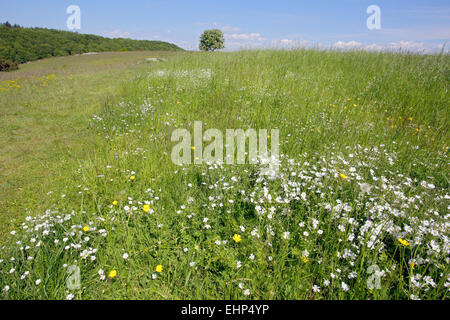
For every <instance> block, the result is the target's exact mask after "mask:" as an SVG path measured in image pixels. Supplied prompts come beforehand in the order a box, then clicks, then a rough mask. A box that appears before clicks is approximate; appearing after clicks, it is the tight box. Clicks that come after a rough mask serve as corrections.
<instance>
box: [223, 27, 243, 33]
mask: <svg viewBox="0 0 450 320" xmlns="http://www.w3.org/2000/svg"><path fill="white" fill-rule="evenodd" d="M220 29H221V30H222V31H223V32H239V31H241V29H240V28H238V27H230V26H223V27H222V28H220Z"/></svg>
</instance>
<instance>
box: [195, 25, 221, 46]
mask: <svg viewBox="0 0 450 320" xmlns="http://www.w3.org/2000/svg"><path fill="white" fill-rule="evenodd" d="M224 43H225V38H224V37H223V33H222V31H221V30H219V29H210V30H205V31H204V32H203V34H202V35H201V37H200V45H199V48H200V50H202V51H214V50H219V49H223V48H225V45H224Z"/></svg>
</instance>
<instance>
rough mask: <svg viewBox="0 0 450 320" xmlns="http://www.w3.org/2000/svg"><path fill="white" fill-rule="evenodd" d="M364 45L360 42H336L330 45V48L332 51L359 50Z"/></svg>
mask: <svg viewBox="0 0 450 320" xmlns="http://www.w3.org/2000/svg"><path fill="white" fill-rule="evenodd" d="M363 46H364V45H363V44H362V43H361V42H358V41H354V40H352V41H348V42H345V41H338V42H336V43H334V44H332V45H331V48H333V49H344V50H345V49H361V48H362V47H363Z"/></svg>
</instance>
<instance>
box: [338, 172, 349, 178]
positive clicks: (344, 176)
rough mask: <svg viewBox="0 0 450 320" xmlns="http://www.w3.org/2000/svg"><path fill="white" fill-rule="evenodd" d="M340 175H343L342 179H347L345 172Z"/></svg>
mask: <svg viewBox="0 0 450 320" xmlns="http://www.w3.org/2000/svg"><path fill="white" fill-rule="evenodd" d="M339 177H341V178H342V179H347V176H346V175H345V174H343V173H340V174H339Z"/></svg>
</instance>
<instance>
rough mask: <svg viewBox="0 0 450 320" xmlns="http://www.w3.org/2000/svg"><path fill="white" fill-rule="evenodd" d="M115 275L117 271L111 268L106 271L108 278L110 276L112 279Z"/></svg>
mask: <svg viewBox="0 0 450 320" xmlns="http://www.w3.org/2000/svg"><path fill="white" fill-rule="evenodd" d="M116 276H117V271H116V270H111V271H110V272H109V273H108V278H110V279H113V278H115V277H116Z"/></svg>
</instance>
